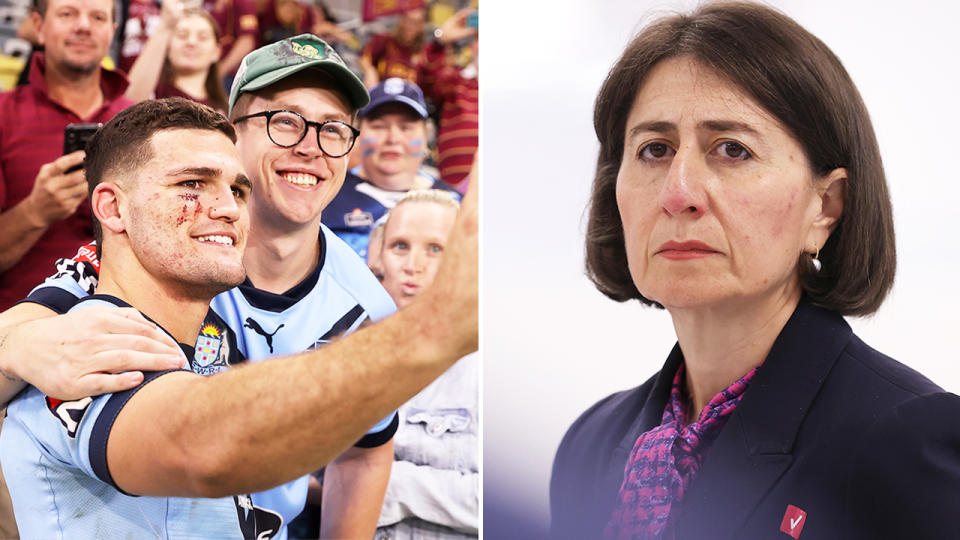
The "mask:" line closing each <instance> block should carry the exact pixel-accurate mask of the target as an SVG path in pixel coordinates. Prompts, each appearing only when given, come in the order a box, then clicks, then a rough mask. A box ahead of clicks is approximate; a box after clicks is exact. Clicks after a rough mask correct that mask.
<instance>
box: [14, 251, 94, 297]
mask: <svg viewBox="0 0 960 540" xmlns="http://www.w3.org/2000/svg"><path fill="white" fill-rule="evenodd" d="M56 270H57V271H56V273H55V274H53V275H52V276H50V277H48V278H47V279H45V280H44V282H43V283H41V284H40V285H38V286H36V287H34V289H33V290H32V291H30V294H28V295H27V298H26V299H25V300H22V301H23V302H31V303H34V304H40V305H42V306H44V307H47V308H50V309H52V310H53V311H55V312H57V313H60V314H63V313H66V312H67V311H69V310H70V308H72V307H73V305H74V304H76V303H77V301H78V300H80V299H81V298H86V297H87V296H90V295H92V294H93V291H94V290H95V289H96V288H97V279H98V278H99V275H100V261H99V260H98V259H97V247H96V244H93V243H91V244H88V245H85V246H82V247H81V248H80V250H79V251H77V254H76V255H74V256H73V258H70V259H58V260H57V265H56Z"/></svg>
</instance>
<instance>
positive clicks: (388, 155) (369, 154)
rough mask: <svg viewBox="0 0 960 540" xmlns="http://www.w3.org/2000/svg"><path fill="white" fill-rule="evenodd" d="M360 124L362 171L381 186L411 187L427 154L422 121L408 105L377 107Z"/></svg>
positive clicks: (386, 187) (425, 132) (394, 188)
mask: <svg viewBox="0 0 960 540" xmlns="http://www.w3.org/2000/svg"><path fill="white" fill-rule="evenodd" d="M374 112H375V113H376V116H368V117H366V118H364V119H363V121H362V122H361V125H360V140H359V141H358V142H357V146H359V147H360V153H361V154H360V155H361V162H362V164H363V172H364V174H365V175H366V176H367V180H369V181H370V182H373V183H374V184H376V185H377V186H379V187H381V188H383V189H391V190H396V191H404V190H408V189H411V188H413V187H414V179H415V178H416V175H417V170H418V169H420V166H421V165H423V160H424V158H426V157H427V127H426V122H425V121H424V120H423V119H422V118H420V117H419V116H417V115H416V114H415V113H414V112H413V111H412V110H411V109H410V108H409V107H407V106H405V105H400V104H387V105H383V106H381V107H378V108H377V109H376V110H375V111H374Z"/></svg>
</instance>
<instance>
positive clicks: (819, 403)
mask: <svg viewBox="0 0 960 540" xmlns="http://www.w3.org/2000/svg"><path fill="white" fill-rule="evenodd" d="M957 356H958V355H957V351H956V350H951V351H944V354H943V356H942V360H943V361H944V362H955V361H957ZM682 359H683V356H682V353H681V352H680V348H679V346H675V347H674V348H673V351H672V352H671V353H670V356H669V357H668V358H667V362H666V364H664V366H663V368H662V369H661V371H660V372H659V373H658V374H657V375H655V376H654V377H652V378H651V379H650V380H648V381H647V382H646V383H644V384H643V385H641V386H639V387H637V388H634V389H632V390H627V391H625V392H620V393H617V394H613V395H612V396H610V397H608V398H606V399H604V400H602V401H600V402H599V403H597V404H596V405H594V406H593V407H591V408H590V409H589V410H587V411H586V412H585V413H584V414H583V415H582V416H581V417H580V418H579V419H578V420H577V421H576V422H575V423H574V424H573V426H572V427H571V428H570V430H569V431H568V432H567V434H566V436H565V437H564V439H563V442H562V443H561V445H560V449H559V450H558V452H557V457H556V461H555V462H554V466H553V479H552V481H551V489H550V497H551V514H552V526H551V537H553V538H570V539H598V538H602V537H603V528H604V526H605V524H606V522H607V520H608V519H609V517H610V514H611V512H612V510H613V506H614V503H615V500H616V497H617V492H618V490H619V488H620V483H621V482H622V480H623V469H624V466H625V464H626V461H627V457H628V456H629V453H630V451H631V449H632V448H633V444H634V442H635V441H636V439H637V437H639V436H640V434H642V433H643V432H645V431H648V430H650V429H651V428H653V427H655V426H657V425H659V424H660V420H661V416H662V414H663V409H664V406H665V405H666V402H667V398H668V396H669V393H670V386H671V383H672V378H673V374H674V373H676V369H677V367H678V365H679V364H680V362H681V361H682ZM788 505H792V506H793V507H796V508H797V509H799V510H802V511H803V512H805V517H804V518H802V521H801V518H800V517H799V516H800V514H798V513H796V511H792V513H790V514H789V515H788V513H787V508H788ZM785 516H787V517H788V519H787V521H792V522H793V523H794V524H795V525H796V528H795V529H793V531H794V533H796V531H798V530H799V536H798V538H799V539H802V540H818V539H843V540H849V539H858V538H863V539H871V540H874V539H885V538H890V539H901V538H902V539H910V540H913V539H927V538H929V539H936V540H944V539H960V398H958V397H957V396H956V395H953V394H949V393H946V392H944V391H943V389H941V388H940V387H939V386H937V385H935V384H933V383H932V382H930V381H929V380H928V379H927V378H925V377H924V376H922V375H920V374H919V373H917V372H915V371H913V370H912V369H910V368H908V367H906V366H904V365H903V364H900V363H899V362H897V361H895V360H893V359H891V358H889V357H887V356H884V355H883V354H881V353H879V352H877V351H875V350H873V349H871V348H870V347H868V346H867V345H866V344H864V343H863V342H862V341H860V339H859V338H857V336H855V335H854V334H853V332H852V331H851V329H850V326H849V325H848V324H847V323H846V321H844V320H843V317H841V316H840V315H837V314H836V313H833V312H831V311H827V310H825V309H821V308H818V307H815V306H813V305H811V304H810V303H808V302H806V301H805V300H804V301H801V302H800V305H799V306H798V307H797V309H796V311H795V312H794V313H793V315H792V317H791V318H790V320H789V321H788V322H787V325H786V326H785V327H784V329H783V330H782V331H781V333H780V335H779V336H778V337H777V340H776V341H775V342H774V345H773V348H772V349H771V351H770V354H769V356H768V357H767V359H766V361H765V362H764V364H763V365H762V366H761V367H760V369H758V370H757V373H756V376H755V378H754V379H753V381H752V383H751V385H750V388H749V389H748V390H747V392H746V393H745V394H744V397H743V400H742V401H741V402H740V404H739V406H738V407H737V409H736V411H735V412H734V414H733V415H732V416H731V417H730V420H729V421H728V423H727V425H726V426H725V427H724V429H723V431H722V432H721V433H720V435H719V437H718V438H717V440H716V441H715V442H714V444H713V447H712V448H711V450H710V453H709V455H708V456H707V459H706V460H705V461H704V463H703V466H702V468H701V469H700V471H699V473H698V474H697V476H696V477H695V478H694V480H693V482H692V483H691V484H690V486H689V488H688V490H687V493H686V495H685V500H684V501H683V506H682V514H681V516H680V519H679V522H678V525H677V528H676V531H675V532H676V536H675V537H676V538H677V539H709V540H722V539H738V540H739V539H766V538H770V539H779V540H785V539H789V538H790V535H788V534H786V533H785V532H781V524H783V523H784V521H785ZM787 529H789V525H787Z"/></svg>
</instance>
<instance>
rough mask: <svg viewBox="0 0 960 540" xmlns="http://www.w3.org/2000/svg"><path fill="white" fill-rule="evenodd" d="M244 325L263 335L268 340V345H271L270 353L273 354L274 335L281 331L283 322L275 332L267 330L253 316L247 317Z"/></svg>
mask: <svg viewBox="0 0 960 540" xmlns="http://www.w3.org/2000/svg"><path fill="white" fill-rule="evenodd" d="M243 327H244V328H249V329H251V330H253V331H254V332H256V333H258V334H260V335H261V336H263V339H264V340H265V341H266V342H267V347H270V354H273V336H274V335H276V333H277V332H279V331H280V329H281V328H283V325H282V324H281V325H280V326H278V327H277V329H276V330H274V331H273V332H267V331H266V330H264V329H263V327H262V326H260V323H258V322H257V321H255V320H253V317H247V322H245V323H243Z"/></svg>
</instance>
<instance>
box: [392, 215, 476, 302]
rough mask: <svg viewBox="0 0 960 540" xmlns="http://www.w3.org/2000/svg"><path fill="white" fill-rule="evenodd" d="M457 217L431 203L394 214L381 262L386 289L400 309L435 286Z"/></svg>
mask: <svg viewBox="0 0 960 540" xmlns="http://www.w3.org/2000/svg"><path fill="white" fill-rule="evenodd" d="M456 216H457V212H456V210H454V209H453V208H450V207H447V206H442V205H439V204H436V203H431V202H409V203H403V204H401V205H399V206H397V207H396V208H394V209H393V210H391V215H390V220H389V222H387V226H386V228H385V230H384V232H383V251H382V254H381V257H380V262H381V266H382V267H383V287H384V288H385V289H386V290H387V292H388V293H389V294H390V296H391V297H392V298H393V301H394V302H396V303H397V306H398V307H403V306H406V305H407V304H409V303H410V302H412V301H413V299H414V298H415V297H416V296H417V295H418V294H420V291H422V290H423V288H424V287H427V286H429V285H430V284H431V283H433V278H434V277H435V276H436V275H437V269H438V268H439V267H440V261H441V259H442V258H443V250H444V247H445V246H446V244H447V237H448V236H449V235H450V229H452V228H453V222H454V219H455V218H456Z"/></svg>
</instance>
